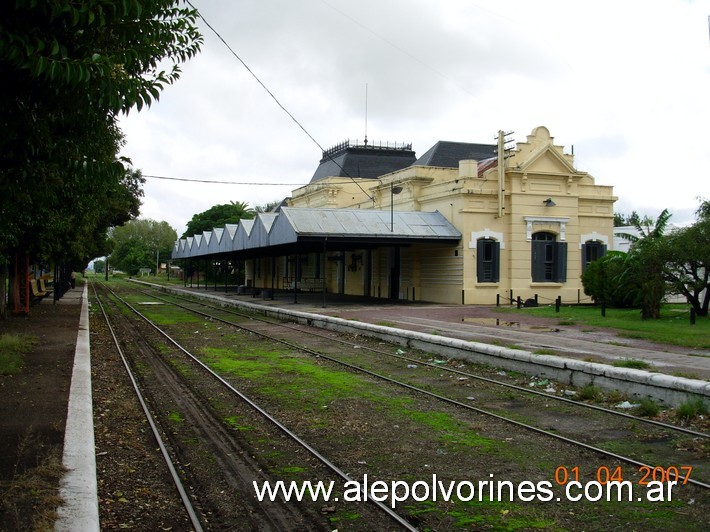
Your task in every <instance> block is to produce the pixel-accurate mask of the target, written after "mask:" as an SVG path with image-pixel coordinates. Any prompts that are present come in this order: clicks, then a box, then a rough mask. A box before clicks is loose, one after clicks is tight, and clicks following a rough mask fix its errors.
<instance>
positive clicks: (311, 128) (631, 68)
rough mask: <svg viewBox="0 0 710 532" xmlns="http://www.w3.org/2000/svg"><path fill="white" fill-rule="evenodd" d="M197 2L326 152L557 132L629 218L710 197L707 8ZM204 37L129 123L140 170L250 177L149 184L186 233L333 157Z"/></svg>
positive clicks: (285, 188)
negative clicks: (197, 222) (213, 212)
mask: <svg viewBox="0 0 710 532" xmlns="http://www.w3.org/2000/svg"><path fill="white" fill-rule="evenodd" d="M192 1H193V4H194V5H195V6H196V7H197V8H198V9H199V10H200V12H201V14H202V15H203V16H204V18H205V19H206V21H207V22H208V23H210V24H211V25H212V27H214V28H215V30H217V32H219V33H220V35H221V36H222V37H223V38H224V39H225V40H226V41H227V43H228V44H229V45H230V46H231V47H232V49H233V50H234V51H235V52H236V53H237V54H238V55H239V56H240V57H241V59H242V60H243V61H244V62H245V63H246V64H247V65H248V66H249V68H251V70H252V71H253V72H254V73H255V74H256V75H257V76H258V77H259V78H260V79H261V81H262V82H263V83H264V84H265V85H266V86H267V87H268V88H269V90H270V91H271V92H272V93H273V94H274V95H275V96H276V97H277V98H278V99H279V100H280V102H281V104H282V105H283V106H284V107H285V108H286V109H287V110H288V111H289V112H290V113H291V114H292V115H293V116H294V117H295V118H296V119H297V120H298V121H299V122H300V124H301V125H302V126H303V128H305V129H306V130H307V131H308V133H309V134H310V135H311V136H312V137H313V138H314V139H315V140H316V141H317V142H318V143H319V144H320V145H321V146H322V147H323V148H328V147H331V146H333V145H335V144H337V143H339V142H341V141H343V140H346V139H351V140H353V141H354V140H356V139H358V140H359V141H362V139H363V138H364V136H365V134H367V137H368V139H369V141H370V142H379V141H382V142H386V141H389V142H395V141H396V142H407V143H409V142H411V143H412V144H413V149H414V150H415V151H416V153H417V156H419V155H422V154H423V153H424V152H425V151H426V150H428V149H429V148H430V147H431V146H432V145H433V144H434V143H436V142H437V141H438V140H450V141H461V142H476V143H494V136H495V134H496V132H497V131H498V130H499V129H503V130H506V131H513V132H514V135H513V138H514V139H515V140H517V141H525V139H526V136H527V135H529V134H530V133H531V131H532V130H533V129H534V128H535V127H537V126H546V127H547V128H548V129H549V130H550V133H551V134H552V135H553V137H555V143H556V144H558V145H562V146H565V147H566V148H565V151H566V152H567V153H569V152H571V150H572V147H574V153H575V165H576V167H577V169H578V170H581V171H585V172H588V173H590V174H591V175H592V176H593V177H594V178H595V179H596V183H597V184H601V185H612V186H613V187H614V193H615V195H616V196H618V197H619V201H618V202H617V204H616V207H615V210H616V211H617V212H622V213H625V214H628V213H630V212H631V211H632V210H637V211H638V212H639V213H640V214H648V215H651V216H656V215H657V214H658V213H659V212H660V211H661V210H662V209H663V208H669V209H670V210H671V211H672V212H673V213H674V216H673V218H672V220H671V221H672V222H675V223H682V222H689V221H692V219H693V217H692V213H693V212H694V211H695V209H696V208H697V206H698V201H697V199H696V198H697V197H698V196H701V197H704V198H710V31H709V25H708V16H709V15H710V0H698V1H694V0H658V1H654V2H649V1H648V0H594V1H591V0H572V1H570V0H538V1H530V0H471V1H469V0H377V1H375V0H359V1H357V2H352V1H345V0H239V1H236V0H235V1H231V0H192ZM200 28H201V29H202V32H203V35H204V37H205V42H204V45H203V49H202V52H201V53H200V54H199V55H198V56H197V57H196V58H194V59H192V60H191V61H190V62H189V63H187V64H185V65H183V67H182V70H183V73H182V76H181V78H180V80H179V81H178V82H177V83H176V84H175V85H173V86H170V87H167V88H166V89H165V91H164V92H163V94H162V96H161V99H160V101H159V102H158V103H157V104H155V105H153V107H152V108H150V109H148V110H143V111H142V112H140V113H137V112H132V113H131V114H130V115H129V116H128V117H126V118H122V119H121V127H122V129H123V131H124V133H125V134H126V140H127V144H126V147H125V148H124V151H123V154H124V155H126V156H127V157H130V158H131V159H132V161H133V164H134V166H135V167H136V168H139V169H141V170H142V171H143V173H144V174H146V175H153V176H167V177H173V178H184V179H198V180H214V181H230V182H238V183H245V184H235V185H216V184H199V183H189V182H182V181H168V180H160V179H155V178H148V179H147V182H146V185H145V198H144V201H143V208H142V211H141V212H142V217H145V218H153V219H155V220H158V221H163V220H164V221H167V222H168V223H169V224H170V225H172V226H173V227H174V228H175V229H176V230H177V232H178V236H179V235H181V234H182V233H183V231H184V230H185V225H186V223H187V222H188V221H189V220H190V218H191V217H192V216H193V215H194V214H196V213H199V212H203V211H205V210H207V209H208V208H210V207H211V206H213V205H216V204H219V203H228V202H230V201H239V202H246V203H248V204H249V205H250V206H252V207H253V206H258V205H263V204H265V203H267V202H270V201H275V200H281V199H283V198H284V197H287V196H289V195H290V192H291V190H293V189H294V188H296V187H297V186H299V185H302V184H305V183H307V182H308V181H309V180H310V178H311V176H312V175H313V172H314V171H315V169H316V167H317V165H318V161H319V159H320V157H321V150H320V148H319V147H318V145H317V144H316V143H314V141H313V140H311V139H310V138H309V137H308V136H307V135H306V133H304V131H303V130H302V129H301V128H300V127H299V126H298V125H297V124H295V123H294V122H293V120H292V119H291V118H289V116H288V115H287V114H286V113H285V112H284V111H283V110H282V109H280V108H279V107H278V106H277V104H276V103H275V102H274V100H273V99H272V98H271V97H270V96H269V95H268V94H267V93H266V91H265V90H264V89H263V88H262V87H261V86H260V85H259V84H258V83H257V81H256V80H255V79H254V78H253V77H252V76H251V74H249V72H248V71H247V70H246V69H245V68H244V66H243V65H242V64H241V63H240V62H239V61H238V60H237V59H236V58H235V57H234V56H233V55H232V54H231V52H230V51H229V50H228V49H227V48H226V46H225V45H224V44H223V43H222V42H220V40H219V39H218V38H217V37H216V36H215V34H214V33H213V32H212V31H211V30H210V29H209V28H207V27H206V26H205V25H204V24H203V22H202V21H200ZM366 87H367V90H366ZM366 94H367V98H366ZM366 100H367V106H366ZM366 109H367V113H366V112H365V110H366ZM366 117H367V120H366ZM247 183H248V184H247Z"/></svg>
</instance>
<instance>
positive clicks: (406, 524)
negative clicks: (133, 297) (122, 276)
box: [107, 287, 418, 532]
mask: <svg viewBox="0 0 710 532" xmlns="http://www.w3.org/2000/svg"><path fill="white" fill-rule="evenodd" d="M107 289H108V290H109V291H110V292H111V293H112V294H113V296H114V297H116V298H117V299H118V300H119V301H121V303H123V304H124V305H126V306H127V307H128V308H129V309H130V310H131V311H132V312H134V313H135V314H136V315H137V316H139V317H140V318H141V319H143V320H144V321H145V322H146V323H147V324H149V325H150V326H151V327H152V328H153V329H155V331H157V332H158V333H159V334H160V335H162V336H163V337H164V338H165V339H166V340H168V341H169V342H170V343H171V344H172V345H173V346H175V348H177V349H178V350H180V351H181V352H182V353H183V354H185V355H186V356H187V357H189V358H190V359H191V360H192V361H194V362H195V363H196V364H198V365H199V366H200V367H201V368H203V369H204V370H205V371H206V372H208V373H209V374H210V375H212V376H213V377H214V378H215V379H217V380H218V381H219V382H220V383H221V384H222V385H224V386H225V387H226V388H227V389H228V390H229V391H231V392H232V393H233V394H235V395H236V396H237V397H239V398H240V399H241V400H243V401H244V402H245V403H246V404H248V405H249V406H250V407H252V408H253V409H254V410H255V411H256V412H258V413H259V414H261V415H262V416H263V417H264V418H266V419H267V420H268V421H270V422H271V423H272V424H273V425H274V426H276V427H277V428H278V429H279V430H281V431H282V432H283V433H284V434H286V435H287V436H288V437H289V438H291V439H292V440H293V441H295V442H296V443H298V444H299V445H300V446H301V447H302V448H303V449H305V450H306V451H308V452H309V453H310V454H311V455H312V456H314V457H315V458H316V459H317V460H318V461H319V462H320V463H322V464H323V465H325V466H326V467H328V469H330V470H331V471H332V472H333V473H335V474H336V475H337V476H339V477H340V478H341V479H342V480H344V481H346V482H348V481H352V480H353V479H352V478H351V477H350V476H349V475H348V474H347V473H345V472H344V471H343V470H341V469H340V468H339V467H338V466H336V465H335V464H334V463H333V462H331V461H330V460H329V459H328V458H326V457H325V456H323V455H322V454H321V453H320V452H319V451H318V450H316V449H315V448H314V447H313V446H311V445H310V444H309V443H307V442H306V441H305V440H303V439H302V438H301V437H300V436H298V435H297V434H296V433H295V432H293V431H291V430H290V429H289V428H288V427H286V426H285V425H284V424H283V423H281V422H280V421H279V420H278V419H276V418H275V417H274V416H272V415H271V414H270V413H269V412H267V411H266V410H264V409H263V408H262V407H260V406H259V405H258V404H256V403H255V402H254V401H252V400H251V399H250V398H249V397H247V396H246V395H245V394H244V393H242V392H241V391H239V390H237V389H236V388H235V387H234V386H232V385H231V384H230V383H229V382H228V381H227V380H225V379H224V378H223V377H222V376H221V375H219V374H218V373H216V372H215V371H213V370H212V369H211V368H210V367H209V366H207V365H206V364H205V363H204V362H202V361H201V360H200V359H199V358H197V357H196V356H195V355H193V354H192V353H190V352H189V351H188V350H187V349H185V348H184V347H183V346H182V345H180V344H179V343H178V342H177V341H176V340H174V339H173V338H172V337H171V336H170V335H169V334H168V333H166V332H165V331H163V330H162V329H161V328H160V327H158V325H156V324H155V323H153V322H152V321H151V320H150V319H149V318H148V317H147V316H145V315H143V314H142V313H141V312H140V311H138V310H137V309H136V308H135V307H133V306H132V305H131V304H130V303H128V302H127V301H126V300H124V299H123V298H121V297H120V296H119V295H118V294H116V293H115V292H114V291H113V290H111V289H110V288H108V287H107ZM220 321H221V320H220ZM245 330H248V329H245ZM257 334H258V333H257ZM362 494H363V496H364V500H365V501H367V502H369V503H371V504H374V505H375V506H376V507H377V508H379V509H380V510H381V511H382V512H384V513H385V514H387V515H388V516H389V517H390V518H391V519H393V520H394V521H395V522H396V523H397V524H399V525H401V526H402V527H403V528H404V529H405V530H409V531H410V532H416V531H417V530H418V529H417V528H416V527H414V526H412V525H411V523H409V522H408V521H407V520H406V519H405V518H404V517H402V516H401V515H399V514H398V513H397V512H395V511H394V510H393V509H391V508H390V507H388V506H387V505H386V504H383V503H382V502H381V501H377V500H374V499H372V498H371V497H369V496H368V494H367V492H366V488H365V486H362Z"/></svg>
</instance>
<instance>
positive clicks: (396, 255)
mask: <svg viewBox="0 0 710 532" xmlns="http://www.w3.org/2000/svg"><path fill="white" fill-rule="evenodd" d="M615 201H616V197H614V196H613V188H612V187H611V186H605V185H597V184H596V183H595V180H594V178H593V177H592V176H590V175H589V174H588V173H586V172H583V171H579V170H577V169H576V168H575V166H574V156H573V155H572V154H568V153H565V152H564V149H563V147H562V146H557V145H555V144H554V139H553V137H552V136H551V135H550V132H549V131H548V129H547V128H545V127H537V128H535V129H534V130H533V131H532V133H531V134H530V135H528V136H527V139H526V141H525V142H518V143H517V145H516V146H515V147H514V148H512V149H506V143H505V136H504V134H503V133H502V132H501V134H500V138H499V142H498V143H497V144H472V143H464V142H446V141H440V142H437V143H436V144H435V145H434V146H432V147H431V148H430V149H429V150H428V151H427V152H425V153H424V154H423V155H422V156H420V157H419V158H417V157H416V156H415V153H414V152H413V151H412V149H411V146H410V145H384V146H383V145H375V144H368V143H367V142H365V143H363V144H357V143H355V144H351V143H350V142H344V143H342V144H340V145H338V146H335V147H334V148H332V149H330V150H327V151H325V152H324V153H323V158H322V159H321V161H320V164H319V166H318V167H317V169H316V171H315V172H314V174H313V177H312V179H311V181H310V182H309V184H308V185H305V186H303V187H300V188H298V189H296V190H294V191H292V195H291V197H290V198H289V199H288V200H287V202H286V206H284V207H281V208H280V210H279V211H278V212H275V213H260V214H258V215H257V217H256V218H255V219H254V220H242V221H240V223H239V224H238V225H234V226H226V227H223V228H215V229H214V230H213V231H208V232H206V233H203V234H201V235H195V236H194V237H190V238H186V239H181V240H178V241H177V242H176V244H175V248H174V251H173V258H174V259H180V258H182V259H191V260H198V259H206V260H208V261H212V262H214V263H215V264H216V263H217V261H220V260H231V261H234V260H242V261H244V263H245V266H246V283H247V285H249V286H250V287H252V288H256V289H259V288H261V289H284V290H313V291H323V290H325V291H327V292H329V293H337V294H351V295H359V296H367V297H372V298H381V299H392V300H409V301H428V302H438V303H445V304H493V303H496V301H497V300H498V298H504V299H508V298H510V299H515V298H517V297H521V298H522V299H528V298H532V297H534V296H536V295H537V296H538V297H539V298H541V299H542V301H554V300H555V299H556V298H557V297H561V298H562V300H563V301H568V302H573V301H578V300H579V298H580V295H581V294H582V283H581V279H580V276H581V274H582V272H583V270H584V269H585V268H586V266H587V265H588V264H589V263H590V262H591V261H593V260H596V259H597V258H599V257H601V256H602V255H603V254H604V253H606V250H607V249H608V248H609V246H611V245H613V236H614V228H613V219H614V209H613V207H614V202H615Z"/></svg>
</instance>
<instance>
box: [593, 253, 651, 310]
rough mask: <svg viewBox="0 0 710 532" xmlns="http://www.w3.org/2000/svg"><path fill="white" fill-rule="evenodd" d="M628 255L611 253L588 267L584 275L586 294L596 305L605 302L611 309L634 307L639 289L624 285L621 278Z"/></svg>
mask: <svg viewBox="0 0 710 532" xmlns="http://www.w3.org/2000/svg"><path fill="white" fill-rule="evenodd" d="M626 258H627V254H626V253H623V252H621V251H610V252H608V253H607V254H606V255H604V256H603V257H601V258H600V259H598V260H595V261H594V262H592V263H590V264H589V266H587V269H586V270H585V271H584V273H583V274H582V285H583V286H584V293H585V294H586V295H588V296H590V297H591V298H592V299H593V300H594V301H595V302H596V303H602V302H604V304H605V305H607V306H609V307H616V308H628V307H633V306H634V303H635V301H636V299H637V293H636V292H637V290H638V289H637V288H636V287H634V286H631V285H629V284H626V285H623V284H622V280H621V276H622V274H623V273H624V271H626V268H627V265H626Z"/></svg>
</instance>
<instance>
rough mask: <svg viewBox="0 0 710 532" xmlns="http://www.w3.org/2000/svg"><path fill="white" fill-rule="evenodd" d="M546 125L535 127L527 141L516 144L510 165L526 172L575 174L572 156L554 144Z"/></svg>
mask: <svg viewBox="0 0 710 532" xmlns="http://www.w3.org/2000/svg"><path fill="white" fill-rule="evenodd" d="M553 141H554V139H553V137H551V136H550V132H549V131H548V129H547V128H546V127H542V126H541V127H537V128H535V129H534V130H533V132H532V133H531V134H530V135H528V138H527V142H519V143H518V144H517V146H516V150H515V153H514V155H513V159H512V161H511V166H513V167H515V168H516V169H518V170H521V171H523V172H527V173H536V174H576V173H577V171H576V170H575V168H574V156H573V155H567V154H565V153H564V152H563V147H562V146H556V145H555V143H554V142H553Z"/></svg>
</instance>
